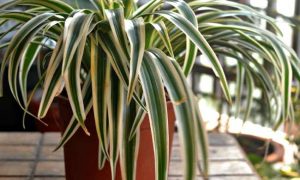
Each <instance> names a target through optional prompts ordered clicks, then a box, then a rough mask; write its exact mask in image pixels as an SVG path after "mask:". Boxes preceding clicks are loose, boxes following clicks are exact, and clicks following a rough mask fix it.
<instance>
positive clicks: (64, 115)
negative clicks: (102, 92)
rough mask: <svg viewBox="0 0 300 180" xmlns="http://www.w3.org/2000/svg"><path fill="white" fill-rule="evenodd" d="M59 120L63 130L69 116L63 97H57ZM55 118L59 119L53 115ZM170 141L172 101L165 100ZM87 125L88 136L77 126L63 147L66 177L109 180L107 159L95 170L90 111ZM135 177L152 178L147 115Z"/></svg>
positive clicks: (118, 179) (95, 141) (95, 146)
mask: <svg viewBox="0 0 300 180" xmlns="http://www.w3.org/2000/svg"><path fill="white" fill-rule="evenodd" d="M57 102H58V104H59V107H60V108H59V110H60V111H59V112H60V118H59V119H60V122H63V123H62V128H63V129H65V128H66V127H67V125H68V123H69V120H70V118H71V115H72V111H71V108H70V105H69V103H68V101H67V100H66V99H62V98H58V99H57ZM56 119H58V118H56ZM168 119H169V143H170V150H171V147H172V141H173V134H174V124H175V115H174V111H173V107H172V104H171V103H168ZM85 124H86V126H87V128H88V129H89V132H90V133H91V136H87V135H85V134H84V132H83V131H82V130H81V129H80V130H78V131H77V132H76V133H75V135H74V136H73V137H72V138H71V139H70V141H69V142H67V143H66V145H65V146H64V157H65V168H66V179H67V180H110V179H111V171H110V165H109V162H106V164H105V167H104V168H103V169H102V170H98V158H97V157H98V139H97V135H96V129H95V126H94V117H93V113H92V112H90V113H89V114H88V115H87V120H86V123H85ZM121 179H122V178H121V172H120V167H119V165H118V167H117V173H116V180H121ZM136 179H138V180H154V179H155V170H154V152H153V147H152V138H151V130H150V125H149V119H148V116H146V117H145V119H144V121H143V123H142V125H141V131H140V148H139V154H138V162H137V175H136Z"/></svg>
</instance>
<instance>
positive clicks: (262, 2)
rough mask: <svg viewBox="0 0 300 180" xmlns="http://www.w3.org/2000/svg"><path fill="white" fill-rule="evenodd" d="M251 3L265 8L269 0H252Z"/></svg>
mask: <svg viewBox="0 0 300 180" xmlns="http://www.w3.org/2000/svg"><path fill="white" fill-rule="evenodd" d="M250 5H251V6H254V7H258V8H263V9H264V8H266V7H268V0H250Z"/></svg>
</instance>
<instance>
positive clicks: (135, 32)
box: [0, 0, 300, 179]
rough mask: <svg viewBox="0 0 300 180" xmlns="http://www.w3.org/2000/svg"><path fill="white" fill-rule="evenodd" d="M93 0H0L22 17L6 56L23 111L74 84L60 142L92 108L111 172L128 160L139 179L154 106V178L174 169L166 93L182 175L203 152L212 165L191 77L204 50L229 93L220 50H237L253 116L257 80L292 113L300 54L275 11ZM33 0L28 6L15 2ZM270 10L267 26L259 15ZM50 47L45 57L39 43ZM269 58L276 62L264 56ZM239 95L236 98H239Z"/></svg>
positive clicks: (13, 16)
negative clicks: (37, 90) (29, 86)
mask: <svg viewBox="0 0 300 180" xmlns="http://www.w3.org/2000/svg"><path fill="white" fill-rule="evenodd" d="M86 3H89V5H90V7H93V8H90V9H80V8H76V7H72V6H70V5H68V4H67V3H64V2H63V1H59V0H43V1H36V0H14V1H10V2H8V3H5V4H2V5H0V8H1V12H0V23H1V24H5V23H7V22H10V21H13V22H15V25H14V26H13V27H11V28H10V29H8V30H6V31H4V32H1V34H0V38H3V37H5V36H6V34H8V33H9V32H12V31H16V33H15V34H14V36H13V38H12V39H11V40H10V41H9V42H7V43H3V44H1V48H6V49H5V55H4V57H3V59H2V66H1V76H0V78H1V79H0V81H1V88H0V89H1V90H0V92H1V94H2V81H3V73H4V69H5V67H6V65H7V64H8V81H9V86H10V90H11V92H12V94H13V96H14V98H15V99H16V101H17V102H18V103H19V104H20V106H21V107H22V108H23V109H24V111H25V112H26V113H28V114H30V115H32V116H36V117H37V118H38V119H42V118H43V117H44V116H45V115H46V113H47V111H48V109H49V107H50V105H51V103H52V101H53V99H54V98H55V97H56V96H57V95H59V94H61V92H62V90H64V89H65V90H66V94H67V97H68V100H69V103H70V105H71V107H72V111H73V114H74V115H73V118H72V119H71V121H70V124H69V126H68V128H67V130H66V131H65V133H64V135H63V136H62V139H61V142H60V144H59V145H58V148H59V147H61V146H63V145H64V144H65V143H66V142H67V141H68V140H69V139H70V138H71V137H72V135H73V134H74V133H75V132H76V130H78V129H79V128H82V129H83V130H84V131H85V132H86V134H89V130H88V129H87V128H86V127H85V124H84V121H85V119H86V114H87V113H89V111H90V110H91V109H92V108H93V112H94V117H95V127H96V129H97V134H98V138H99V142H100V144H101V145H100V148H99V157H100V158H99V164H100V168H101V166H102V165H103V162H104V161H105V160H106V159H108V160H109V161H110V163H111V167H112V168H111V169H112V174H114V172H115V168H116V163H117V160H118V159H119V160H120V164H121V171H122V176H123V178H124V179H135V169H136V163H132V162H136V157H137V156H136V154H137V152H138V144H139V143H138V136H139V125H140V124H141V122H142V120H143V117H144V116H145V114H146V113H148V114H149V116H150V125H151V132H152V138H153V148H154V152H155V172H156V179H167V176H168V163H169V147H168V144H169V143H168V125H167V124H168V119H167V110H166V95H167V96H168V97H169V98H170V101H171V102H172V103H173V106H174V110H175V114H176V119H177V121H178V131H179V136H180V143H181V149H182V155H183V159H184V172H185V174H184V179H193V178H194V177H195V174H196V164H197V158H198V156H197V155H198V154H201V160H202V161H201V162H202V168H203V172H204V175H207V172H208V153H207V140H206V134H205V130H204V127H203V126H202V121H201V116H200V113H199V109H198V108H197V106H196V101H195V99H194V95H193V93H192V92H191V89H190V87H189V86H188V83H187V80H186V77H187V75H188V74H189V73H190V72H191V69H192V67H193V64H194V63H195V60H196V56H197V55H200V54H201V55H202V56H205V57H206V58H208V59H209V60H210V62H211V68H212V69H213V71H214V73H215V75H216V76H217V77H218V78H219V79H220V84H221V86H222V89H223V92H224V95H225V97H226V98H227V100H228V102H229V103H231V97H230V92H229V88H228V83H227V80H226V76H225V74H224V71H223V68H222V66H221V62H220V60H219V59H221V58H219V57H231V58H234V59H235V60H236V61H237V63H238V65H237V72H238V73H237V76H238V78H237V84H238V86H237V97H239V96H240V95H241V92H242V91H243V87H245V88H246V91H247V103H246V109H247V112H246V113H245V117H244V119H247V117H248V115H249V113H250V111H251V104H252V97H253V89H254V87H255V85H256V84H259V85H261V86H263V88H264V90H265V94H266V95H267V97H268V100H269V101H268V102H269V104H270V112H271V113H272V118H273V119H274V120H275V121H276V124H275V127H274V128H277V127H278V126H279V125H280V124H281V123H282V122H283V121H284V120H285V119H287V118H288V117H290V116H291V115H292V114H293V113H292V106H291V100H290V99H291V95H290V90H291V84H292V78H293V75H295V77H296V78H297V79H298V80H299V78H300V72H299V59H298V58H297V56H296V54H295V53H294V51H293V50H291V49H290V48H289V47H288V46H287V45H285V44H284V43H283V42H282V41H281V40H280V34H281V32H280V30H279V29H278V27H277V26H276V22H275V20H274V19H272V18H270V17H267V16H265V15H262V14H260V13H258V12H257V11H255V10H253V9H251V8H249V7H248V6H245V5H242V4H239V3H235V2H231V1H224V0H194V1H190V2H189V3H186V2H184V1H182V0H168V1H162V0H150V1H149V2H147V3H146V4H144V5H141V6H139V5H138V4H137V3H136V1H133V0H118V1H113V0H101V1H98V0H90V1H87V2H86ZM17 6H25V7H27V10H26V11H22V12H20V11H16V10H12V8H13V7H17ZM257 19H264V20H265V21H267V23H268V24H269V25H271V26H272V27H273V32H275V33H272V32H269V31H267V30H264V29H262V28H259V27H258V26H257V25H255V23H254V22H255V21H256V20H257ZM43 48H46V49H48V50H49V51H50V53H49V54H48V55H46V56H45V57H44V58H40V56H39V53H40V51H41V49H43ZM35 61H36V62H38V64H40V66H38V68H39V71H40V72H41V73H40V80H39V82H38V83H37V84H36V87H42V88H43V89H44V91H43V95H42V100H41V105H40V108H39V111H38V114H37V115H34V114H31V113H30V112H28V111H27V107H28V104H29V102H30V99H31V96H28V95H27V94H28V92H27V91H26V82H27V80H28V72H29V71H30V69H31V68H32V65H33V63H35ZM264 62H268V63H269V64H270V65H269V67H268V69H266V67H265V66H264V65H263V63H264ZM239 99H240V98H237V100H236V102H235V103H238V104H239V103H240V102H239Z"/></svg>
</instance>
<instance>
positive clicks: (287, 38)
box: [276, 17, 293, 46]
mask: <svg viewBox="0 0 300 180" xmlns="http://www.w3.org/2000/svg"><path fill="white" fill-rule="evenodd" d="M276 19H277V25H278V27H279V29H280V30H281V31H282V32H283V33H282V34H283V35H282V37H281V39H282V41H283V42H285V43H286V44H287V45H289V46H292V42H293V28H292V27H291V26H290V25H289V24H288V23H287V22H285V21H284V20H283V19H282V18H280V17H278V18H276Z"/></svg>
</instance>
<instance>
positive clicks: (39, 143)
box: [29, 133, 44, 180]
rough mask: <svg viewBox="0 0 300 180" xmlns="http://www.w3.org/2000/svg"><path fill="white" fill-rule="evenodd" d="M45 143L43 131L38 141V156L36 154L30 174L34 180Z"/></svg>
mask: <svg viewBox="0 0 300 180" xmlns="http://www.w3.org/2000/svg"><path fill="white" fill-rule="evenodd" d="M43 144H44V134H43V133H41V137H40V139H39V142H38V144H37V148H36V156H35V159H34V161H33V165H32V170H31V173H30V176H29V179H30V180H33V178H34V176H35V171H36V168H37V164H38V162H39V159H40V155H41V151H42V147H43Z"/></svg>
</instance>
